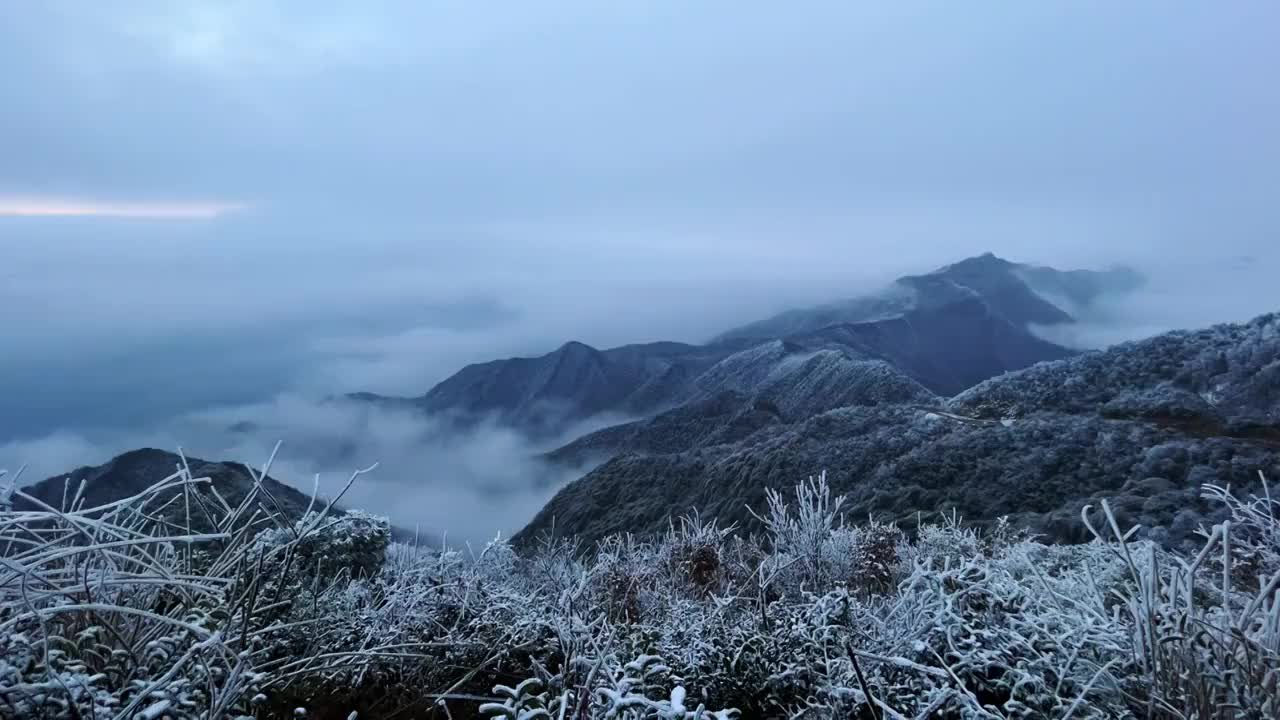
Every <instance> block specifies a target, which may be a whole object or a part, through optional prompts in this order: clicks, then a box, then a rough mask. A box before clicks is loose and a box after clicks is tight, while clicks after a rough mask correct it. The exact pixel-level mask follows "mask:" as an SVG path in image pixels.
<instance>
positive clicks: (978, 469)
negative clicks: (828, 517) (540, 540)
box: [516, 314, 1280, 544]
mask: <svg viewBox="0 0 1280 720" xmlns="http://www.w3.org/2000/svg"><path fill="white" fill-rule="evenodd" d="M775 352H776V351H775ZM825 362H832V363H834V365H835V366H841V365H842V363H840V362H837V361H835V359H828V360H824V363H825ZM801 365H803V363H801ZM844 367H845V368H846V370H845V372H846V374H845V375H844V376H843V378H844V379H843V380H842V381H841V383H842V384H845V383H852V382H856V381H855V380H854V378H856V377H857V370H855V368H857V367H859V366H858V364H857V363H848V364H847V365H844ZM862 370H863V371H864V372H866V373H867V375H866V376H865V377H866V378H867V379H868V382H867V383H866V385H865V386H864V387H868V388H870V392H869V393H868V392H867V391H866V390H864V391H863V394H860V395H859V397H861V398H862V401H858V400H854V399H851V398H848V397H845V398H843V399H842V400H841V401H840V402H842V403H843V404H842V406H840V407H837V408H834V409H825V408H823V407H822V406H821V405H820V404H816V405H808V404H806V402H807V401H805V400H804V398H806V397H808V396H809V395H810V394H812V396H814V397H815V398H816V397H819V396H823V395H824V394H825V393H826V389H825V388H822V386H821V384H817V385H813V384H808V383H805V382H798V383H795V384H794V385H793V386H792V385H788V386H786V392H783V393H782V394H780V395H779V394H774V393H772V391H773V390H774V389H777V388H780V387H781V386H779V385H775V384H772V383H770V382H768V381H761V382H758V383H756V385H755V386H754V387H753V388H735V389H733V390H730V391H725V392H722V393H721V394H718V395H714V396H712V397H711V398H709V399H707V400H704V401H702V402H700V403H693V404H690V405H687V406H685V407H682V408H678V409H676V410H673V411H671V412H668V413H664V414H661V415H658V416H657V417H655V418H652V419H651V420H648V421H644V422H639V423H631V424H629V425H625V426H620V427H618V428H609V429H606V430H603V431H600V432H597V433H594V434H592V435H589V436H587V437H585V438H581V439H580V440H578V441H576V442H575V443H572V444H570V445H568V446H566V447H564V448H561V449H560V450H558V451H556V452H554V453H552V454H551V455H550V458H551V459H552V460H553V461H560V462H573V461H582V460H584V459H585V458H588V457H591V456H592V454H594V456H595V457H596V458H597V459H598V458H599V457H606V456H607V457H611V459H609V460H608V461H607V462H604V463H603V464H602V465H599V466H598V467H596V468H595V469H594V470H592V471H591V472H589V473H588V474H586V475H585V476H584V477H582V478H580V479H578V480H577V481H575V482H573V483H571V484H569V485H568V486H566V487H565V488H563V489H562V490H561V491H560V492H559V493H558V494H557V495H556V496H555V497H554V498H553V499H552V500H551V501H550V502H549V503H548V504H547V506H546V507H545V508H544V509H543V510H542V511H541V512H540V513H539V514H538V515H537V517H535V518H534V520H533V521H532V522H531V523H530V524H529V526H528V527H526V528H525V529H524V530H523V531H522V532H521V533H520V534H519V535H518V536H517V537H516V540H517V542H528V541H529V540H531V539H532V538H533V537H535V536H536V535H537V534H539V533H542V532H546V531H549V530H550V529H551V528H552V527H553V526H554V529H555V532H557V533H563V534H577V535H579V536H581V537H582V538H584V539H585V540H587V541H588V542H589V541H592V540H594V539H598V538H601V537H603V536H605V535H606V534H609V533H613V532H619V531H626V532H646V531H660V530H662V529H663V528H665V527H666V524H667V522H668V518H670V517H672V516H679V515H681V514H684V513H688V512H692V511H693V510H695V509H696V510H698V511H699V512H700V513H701V515H702V516H703V517H717V518H719V519H720V520H721V521H722V522H724V523H728V522H738V523H740V524H741V525H743V526H747V527H752V526H754V523H755V519H754V517H753V516H751V515H750V514H749V513H748V512H747V508H748V507H759V506H760V505H761V504H762V503H763V502H764V499H765V492H766V490H767V489H770V488H772V489H776V490H785V489H786V488H789V487H790V486H791V485H792V484H793V483H794V482H795V479H796V478H797V477H805V476H807V475H814V474H817V473H818V472H820V471H823V470H825V471H826V473H827V479H828V481H829V482H830V483H831V485H832V487H833V489H834V490H835V491H837V492H840V493H845V494H847V495H848V498H849V502H848V504H847V505H846V508H847V509H848V510H849V511H850V515H851V517H862V518H865V517H866V516H867V515H869V514H870V515H874V516H877V517H879V518H882V519H891V520H897V521H899V522H900V523H902V524H904V525H907V526H910V525H912V524H913V523H914V522H915V520H914V518H916V517H917V514H918V513H931V512H935V511H936V512H948V511H953V510H954V511H956V512H958V513H959V515H961V516H963V517H964V518H965V519H966V520H967V521H970V522H973V523H976V524H979V525H984V524H987V523H990V522H992V521H994V520H995V519H996V518H998V517H1000V516H1002V515H1008V516H1010V517H1011V518H1012V519H1013V520H1014V522H1015V523H1017V524H1019V525H1023V526H1027V527H1030V528H1032V529H1034V530H1036V531H1038V532H1040V533H1042V534H1044V535H1045V536H1047V538H1048V539H1050V540H1054V541H1078V540H1084V539H1086V538H1085V536H1084V530H1083V526H1082V525H1081V523H1080V522H1079V513H1080V508H1081V507H1083V505H1085V504H1088V503H1094V504H1095V505H1096V503H1097V501H1098V500H1099V499H1100V498H1103V497H1109V498H1111V499H1112V500H1111V501H1112V504H1113V506H1114V508H1115V509H1116V512H1117V514H1118V515H1119V516H1120V518H1121V520H1122V524H1123V525H1126V526H1127V525H1129V524H1132V523H1140V524H1142V525H1143V526H1144V527H1145V528H1146V530H1144V532H1147V533H1150V534H1151V535H1152V536H1153V537H1154V538H1155V539H1157V540H1161V541H1163V542H1166V543H1169V544H1180V543H1184V542H1189V541H1192V538H1193V533H1194V531H1195V530H1196V528H1197V527H1198V525H1199V523H1200V522H1201V521H1203V520H1206V519H1210V518H1208V517H1207V514H1208V513H1209V512H1210V508H1209V505H1208V504H1207V503H1206V502H1205V501H1204V500H1203V499H1202V498H1201V497H1200V487H1201V485H1202V484H1203V483H1207V482H1216V483H1219V484H1224V485H1225V484H1230V485H1231V486H1232V487H1233V488H1234V489H1237V490H1240V491H1247V490H1249V489H1250V488H1253V487H1256V485H1257V483H1258V472H1259V471H1265V472H1267V473H1268V474H1270V475H1271V476H1272V477H1277V476H1280V314H1271V315H1265V316H1262V317H1259V318H1257V319H1255V320H1253V321H1251V322H1247V323H1242V324H1234V325H1220V326H1216V327H1212V328H1208V329H1205V330H1200V331H1194V332H1174V333H1169V334H1166V335H1161V336H1158V337H1154V338H1151V339H1148V340H1144V341H1139V342H1133V343H1126V344H1123V345H1120V346H1116V347H1113V348H1110V349H1108V350H1105V351H1097V352H1091V353H1086V354H1083V355H1080V356H1076V357H1070V358H1066V359H1063V360H1058V361H1055V362H1047V363H1041V364H1038V365H1036V366H1034V367H1030V368H1027V369H1024V370H1022V371H1019V372H1014V373H1010V374H1007V375H1004V376H1001V377H995V378H992V379H989V380H987V381H985V382H983V383H981V384H979V385H978V386H976V387H974V388H972V389H970V390H968V391H966V392H963V393H961V394H959V395H958V396H956V397H954V398H951V399H949V400H943V399H941V398H937V397H931V396H930V395H929V394H928V393H921V392H918V391H917V392H904V391H905V390H907V389H908V388H910V387H911V385H910V381H909V379H908V378H906V377H905V375H903V374H902V373H900V372H899V371H897V370H894V369H892V368H889V367H888V366H887V365H881V366H878V367H877V368H874V369H873V368H872V367H871V366H863V367H862ZM796 377H797V378H803V377H805V376H804V375H797V376H796ZM810 388H814V389H816V392H813V393H809V392H808V389H810ZM818 388H822V389H818ZM884 388H892V390H890V391H888V392H885V391H884V390H883V389H884ZM877 396H879V399H880V400H881V401H879V402H870V401H868V400H869V399H870V398H875V397H877ZM846 401H847V402H846ZM789 402H790V403H791V407H792V410H791V412H790V413H789V412H787V411H784V410H783V409H782V408H783V407H785V406H787V403H789ZM808 410H811V411H812V412H807V411H808ZM553 520H554V524H553Z"/></svg>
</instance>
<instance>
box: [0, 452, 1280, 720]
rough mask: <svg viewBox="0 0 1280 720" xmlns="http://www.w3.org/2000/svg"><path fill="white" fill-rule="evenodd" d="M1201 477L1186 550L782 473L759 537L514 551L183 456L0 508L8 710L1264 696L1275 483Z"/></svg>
mask: <svg viewBox="0 0 1280 720" xmlns="http://www.w3.org/2000/svg"><path fill="white" fill-rule="evenodd" d="M265 475H266V468H264V469H263V471H262V473H261V474H260V475H256V477H258V478H261V477H265ZM352 480H355V476H353V478H352ZM1264 487H1265V485H1264ZM17 492H18V493H21V491H17ZM1204 492H1205V494H1206V496H1207V497H1208V498H1209V499H1211V500H1212V501H1214V502H1217V503H1220V504H1221V505H1222V506H1223V507H1224V508H1225V510H1226V513H1227V518H1228V519H1227V520H1225V521H1224V522H1222V523H1221V524H1219V525H1216V526H1214V527H1211V528H1205V529H1204V538H1203V540H1204V542H1203V547H1202V549H1201V550H1200V551H1199V552H1198V553H1197V554H1194V555H1191V556H1177V555H1172V554H1169V553H1168V552H1167V551H1165V550H1163V549H1161V548H1160V547H1159V546H1157V545H1155V544H1152V543H1150V542H1147V541H1138V540H1135V539H1134V536H1133V534H1132V529H1131V528H1126V527H1123V526H1121V524H1120V522H1119V521H1117V519H1116V514H1115V513H1114V512H1112V511H1111V508H1110V507H1109V505H1107V504H1105V503H1104V504H1101V505H1100V507H1097V508H1091V509H1086V512H1084V513H1083V514H1082V517H1081V518H1080V522H1081V523H1082V524H1083V525H1084V526H1086V527H1088V528H1089V530H1090V532H1091V533H1092V534H1093V535H1094V536H1095V540H1094V541H1093V542H1091V543H1088V544H1083V545H1074V546H1055V545H1044V544H1040V543H1038V542H1036V541H1035V540H1034V539H1032V538H1029V537H1027V536H1025V535H1023V534H1020V533H1017V532H1015V531H1013V530H1011V529H1010V526H1008V525H1007V524H1004V523H997V524H995V525H994V526H993V528H992V529H991V530H989V531H987V532H984V533H979V532H977V531H975V530H973V529H971V528H967V527H965V526H964V525H963V524H961V523H960V522H959V521H957V520H956V519H955V518H954V517H952V518H946V517H944V518H941V519H938V520H932V521H931V520H929V519H928V518H926V519H925V520H926V521H925V522H922V523H920V524H918V525H914V526H911V527H901V528H900V527H895V526H892V525H885V524H879V523H868V524H864V525H852V524H848V523H847V522H846V519H845V517H844V515H843V514H842V510H843V499H842V498H840V497H835V496H833V494H832V492H831V490H830V488H829V487H828V485H827V483H826V480H825V478H824V477H819V478H817V479H811V480H809V481H807V482H803V483H801V484H799V485H798V486H796V487H795V492H794V495H792V494H787V495H784V494H782V493H778V492H770V493H769V494H768V496H767V498H766V502H765V503H764V504H763V506H762V507H759V508H755V509H754V511H755V513H756V515H757V522H758V524H759V526H760V527H762V528H763V529H764V530H763V532H762V533H760V534H759V535H754V536H743V535H742V534H740V533H736V532H734V531H733V528H727V527H719V526H717V524H716V523H715V522H712V521H705V520H703V519H700V518H698V517H697V516H694V517H689V518H685V519H684V520H682V521H679V522H677V523H673V524H672V525H671V526H670V527H669V529H668V530H667V532H666V533H664V534H661V535H659V536H654V537H648V538H640V537H635V536H627V535H620V536H613V537H610V538H608V539H606V540H604V541H602V542H601V543H599V544H598V546H594V547H590V548H586V547H581V546H579V545H576V544H574V543H573V542H571V541H569V540H565V539H563V538H552V537H544V538H542V539H541V541H540V542H538V543H535V546H534V547H533V548H532V549H531V550H530V551H529V552H527V553H525V554H523V555H517V554H516V553H515V552H514V551H513V549H512V548H511V547H510V546H509V545H507V544H506V543H503V542H493V543H491V544H489V545H487V546H485V547H483V548H475V549H470V550H465V551H459V550H432V549H428V548H420V547H414V546H412V545H405V544H400V543H394V542H392V541H391V537H390V531H389V527H388V525H387V523H386V521H384V520H382V519H380V518H376V517H372V516H369V515H367V514H363V513H359V512H348V513H346V514H344V515H341V516H332V515H330V514H329V513H328V511H327V510H328V508H327V507H326V503H321V502H317V503H315V504H314V506H313V507H312V508H310V509H309V510H308V512H307V513H306V514H305V515H304V516H303V517H302V518H301V519H299V520H296V521H292V522H290V521H288V520H286V519H284V518H283V516H280V515H278V514H277V513H274V512H273V511H272V509H271V503H270V501H269V499H267V498H264V497H262V496H261V495H260V494H257V493H250V494H249V495H248V496H246V498H245V499H244V500H243V501H242V502H240V503H238V504H237V505H235V506H232V505H230V504H228V503H226V502H224V501H223V500H222V498H221V497H220V496H219V495H218V494H217V492H216V491H215V490H214V488H213V487H212V486H211V485H210V484H209V483H208V482H207V481H206V480H205V479H203V478H199V477H192V474H191V473H190V471H189V470H188V469H187V468H185V467H183V466H179V467H177V468H175V471H174V473H173V474H172V475H170V476H169V477H167V478H157V483H156V484H155V485H153V486H152V487H150V488H148V489H147V490H145V491H144V492H142V493H139V494H137V495H134V496H132V497H128V498H124V499H120V500H118V501H115V502H111V503H107V504H105V505H101V506H98V507H92V508H89V507H83V503H82V502H81V501H80V493H79V492H78V491H77V490H76V488H70V491H69V492H68V499H67V502H66V503H65V504H64V506H63V507H53V506H50V505H47V504H44V503H41V502H39V501H38V500H34V499H33V498H30V497H28V498H26V500H27V501H28V502H35V503H36V504H37V505H38V506H39V507H38V508H37V509H35V510H20V511H15V510H6V512H4V514H3V515H0V548H2V550H0V560H2V561H3V568H2V569H0V575H2V576H3V579H2V580H0V715H3V716H5V717H20V718H144V719H145V720H160V718H166V717H168V718H174V719H177V718H224V717H225V718H237V717H257V718H267V717H309V718H348V717H351V715H352V713H355V714H356V716H357V717H362V718H385V717H440V718H450V717H458V718H460V717H474V716H477V715H479V716H481V717H505V718H555V719H557V720H558V719H560V718H606V717H616V718H668V719H675V718H708V719H709V718H728V717H744V718H758V717H795V718H831V717H863V718H894V719H897V718H928V717H963V718H1061V719H1063V720H1069V719H1071V718H1077V719H1079V718H1112V717H1144V718H1145V717H1158V718H1204V719H1207V718H1211V717H1212V718H1220V717H1243V718H1269V717H1276V716H1277V715H1278V714H1280V706H1278V705H1277V702H1278V701H1280V700H1278V698H1280V689H1278V688H1277V687H1276V684H1277V679H1278V678H1280V595H1278V593H1277V586H1278V585H1280V521H1277V517H1276V514H1275V510H1276V503H1274V502H1273V501H1272V500H1271V499H1270V496H1269V494H1266V493H1264V494H1263V496H1262V497H1250V498H1248V499H1241V498H1237V497H1235V496H1233V495H1232V494H1230V493H1229V492H1227V491H1226V490H1225V489H1221V488H1218V487H1216V486H1206V487H1205V488H1204ZM161 498H163V500H162V501H159V502H164V503H176V504H181V506H182V508H183V510H182V514H183V516H185V517H187V518H190V517H192V516H193V515H194V514H196V513H200V514H207V515H208V516H209V517H210V518H212V520H213V524H212V527H211V528H210V531H209V532H205V533H202V534H193V533H192V532H191V531H190V530H188V529H186V528H183V527H175V526H174V525H173V523H172V522H171V521H170V520H168V519H166V518H171V517H173V513H172V512H164V513H162V512H160V511H161V510H162V508H158V507H156V505H157V504H158V499H161ZM8 500H9V499H8V498H6V501H8ZM187 524H188V526H190V525H191V523H190V522H188V523H187Z"/></svg>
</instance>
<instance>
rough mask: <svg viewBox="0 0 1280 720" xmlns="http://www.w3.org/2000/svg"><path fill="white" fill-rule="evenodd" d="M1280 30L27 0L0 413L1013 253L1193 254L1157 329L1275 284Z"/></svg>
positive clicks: (14, 113) (1267, 293) (606, 337)
mask: <svg viewBox="0 0 1280 720" xmlns="http://www.w3.org/2000/svg"><path fill="white" fill-rule="evenodd" d="M1277 27H1280V5H1278V4H1276V3H1274V2H1270V1H1265V0H1260V1H1257V2H1248V1H1246V0H1240V1H1238V2H1230V3H1195V4H1169V3H1165V2H1138V1H1134V2H1124V3H1115V2H1071V3H1065V2H1063V3H1050V2H1027V3H982V2H979V3H956V2H936V3H919V2H895V3H851V2H795V3H744V2H739V1H733V2H729V1H717V0H707V1H704V2H697V3H689V2H652V1H651V2H595V1H586V0H584V1H583V2H524V3H509V4H504V5H503V6H501V7H500V8H498V7H496V6H493V5H489V4H484V3H474V2H454V3H443V2H423V1H410V0H404V1H400V0H384V1H382V2H373V1H371V2H363V3H351V2H328V1H326V0H297V1H296V2H295V1H280V2H269V1H267V0H243V1H237V0H209V1H207V2H205V1H192V0H153V1H137V2H126V1H123V0H122V1H121V2H103V3H90V2H78V1H77V2H72V1H70V0H67V1H61V0H44V1H42V2H7V3H0V329H2V330H3V338H2V339H0V343H3V352H0V397H3V398H4V402H3V404H0V443H3V442H5V441H8V442H10V445H8V446H4V445H0V450H3V449H4V448H5V447H7V448H8V449H9V451H10V452H12V453H14V454H18V453H23V452H26V451H29V450H30V448H32V447H35V445H33V444H32V443H37V442H43V443H45V445H41V446H40V447H49V445H48V443H49V442H53V441H51V440H50V437H54V438H55V440H57V438H62V439H63V440H65V439H66V438H68V437H75V438H82V437H83V436H84V435H85V433H88V432H89V430H88V429H92V428H98V429H101V428H103V427H109V428H111V430H112V431H114V432H119V431H121V430H122V429H137V428H142V429H146V430H147V431H148V432H154V429H155V427H156V425H157V423H163V422H164V421H165V418H168V417H172V416H174V415H175V414H182V413H191V412H196V411H200V410H202V409H206V408H209V407H213V406H234V405H241V404H254V403H258V404H261V403H269V402H275V401H273V400H272V398H275V397H276V396H277V395H279V394H280V393H290V394H291V396H292V394H297V395H300V396H308V397H310V396H316V395H321V394H325V393H330V392H340V391H347V390H361V389H367V390H374V391H380V392H387V393H402V394H419V393H421V392H424V391H425V390H426V389H427V388H428V387H430V385H431V384H433V383H434V382H436V381H437V380H439V379H441V378H443V377H444V376H445V375H447V374H449V373H450V372H452V371H454V370H456V369H458V368H459V367H460V366H461V365H462V364H465V363H466V362H471V361H476V360H483V359H489V358H492V357H495V356H506V355H511V354H517V353H538V352H545V351H548V350H550V349H553V348H554V347H556V346H558V345H559V344H561V343H563V342H564V341H565V340H568V339H579V340H583V341H585V342H588V343H592V344H596V345H610V344H618V343H623V342H630V341H642V340H651V339H659V338H662V339H677V340H690V341H697V340H701V339H704V338H705V337H707V336H709V335H711V334H714V333H715V332H717V331H720V330H723V329H725V328H726V327H728V326H731V325H733V324H735V323H738V322H742V321H746V320H750V319H755V318H757V317H759V316H761V315H763V314H765V313H768V312H771V311H774V310H778V309H782V308H784V307H788V306H791V305H795V304H800V303H808V302H818V301H821V300H827V299H832V298H835V297H841V296H846V295H852V294H856V292H858V291H860V290H862V289H865V288H868V287H871V286H873V285H874V284H876V283H878V282H882V281H884V280H886V279H888V278H890V277H893V276H896V275H898V274H901V273H903V272H909V271H920V270H927V269H930V268H931V267H933V266H937V265H941V264H944V263H946V262H950V261H952V260H955V259H959V258H960V257H963V256H965V255H970V254H974V253H977V252H981V251H985V250H993V251H996V252H997V253H999V254H1002V255H1005V256H1007V257H1009V258H1011V259H1015V260H1026V261H1032V262H1042V263H1050V264H1054V265H1057V266H1081V265H1083V266H1097V265H1107V264H1110V263H1112V262H1117V261H1122V262H1130V263H1133V264H1136V265H1139V266H1140V267H1143V268H1145V269H1147V270H1148V271H1150V272H1152V273H1153V274H1156V275H1158V276H1159V277H1163V278H1166V285H1165V287H1166V288H1168V289H1169V294H1167V295H1165V296H1158V295H1157V296H1153V298H1154V299H1150V298H1149V299H1148V301H1147V302H1146V304H1145V305H1143V306H1142V310H1143V312H1145V313H1147V315H1146V316H1144V318H1142V319H1140V320H1137V321H1135V327H1140V328H1142V329H1143V331H1147V330H1150V331H1156V330H1159V329H1163V328H1165V327H1168V326H1172V325H1176V324H1178V323H1183V324H1194V323H1202V322H1213V321H1218V320H1230V319H1245V318H1247V317H1249V316H1251V315H1254V314H1257V313H1260V312H1264V311H1267V310H1273V309H1277V308H1276V305H1278V304H1280V292H1278V291H1277V290H1275V287H1277V286H1280V283H1276V282H1275V281H1274V277H1275V271H1276V270H1277V269H1278V268H1277V265H1276V264H1275V263H1274V259H1275V254H1276V253H1275V252H1274V251H1273V250H1272V249H1271V248H1272V247H1273V246H1276V245H1280V239H1278V238H1277V230H1278V229H1280V220H1278V219H1277V211H1276V204H1275V198H1276V197H1280V134H1278V133H1277V132H1276V129H1277V128H1280V83H1276V82H1275V77H1274V76H1275V71H1276V69H1277V68H1280V46H1278V45H1277V44H1276V43H1275V28H1277ZM1189 271H1194V273H1195V274H1190V272H1189ZM1161 273H1163V274H1161ZM1175 301H1176V308H1177V312H1172V311H1171V310H1170V308H1171V307H1174V306H1175ZM50 433H54V434H55V435H54V436H51V435H50ZM59 433H60V434H59ZM130 437H132V436H130ZM166 437H167V436H166ZM59 442H61V440H59ZM76 442H80V440H76ZM117 442H125V440H123V439H121V440H117ZM23 443H25V444H23ZM84 447H90V448H93V449H92V450H84V451H82V452H80V455H75V453H70V452H68V453H67V454H66V455H65V457H66V458H67V459H68V460H69V459H70V458H71V457H72V456H73V455H75V456H76V457H77V458H79V457H80V456H86V457H95V453H96V454H97V455H101V454H103V453H106V452H108V449H109V448H108V446H104V445H101V444H95V443H85V445H84ZM110 449H111V450H119V449H123V448H110ZM32 452H33V454H34V451H32ZM57 457H63V456H57ZM24 459H26V458H0V460H2V461H3V462H4V463H12V464H16V463H18V462H21V461H22V460H24ZM101 459H105V458H98V461H100V460H101ZM54 462H56V460H55V461H54ZM67 464H74V463H67Z"/></svg>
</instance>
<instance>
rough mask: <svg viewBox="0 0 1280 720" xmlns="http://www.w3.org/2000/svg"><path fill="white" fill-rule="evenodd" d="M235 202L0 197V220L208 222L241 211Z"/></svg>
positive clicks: (242, 207)
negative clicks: (82, 218) (7, 218)
mask: <svg viewBox="0 0 1280 720" xmlns="http://www.w3.org/2000/svg"><path fill="white" fill-rule="evenodd" d="M244 209H245V206H244V205H240V204H236V203H209V202H204V203H201V202H188V203H173V202H160V203H148V202H117V201H103V200H87V199H74V198H56V197H25V198H24V197H5V196H3V195H0V217H4V216H12V217H108V218H140V219H149V220H209V219H213V218H216V217H220V216H222V215H225V214H227V213H230V212H236V211H239V210H244Z"/></svg>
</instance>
